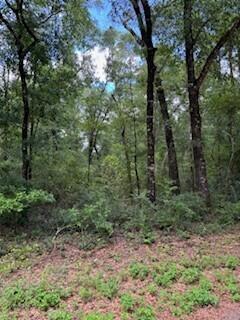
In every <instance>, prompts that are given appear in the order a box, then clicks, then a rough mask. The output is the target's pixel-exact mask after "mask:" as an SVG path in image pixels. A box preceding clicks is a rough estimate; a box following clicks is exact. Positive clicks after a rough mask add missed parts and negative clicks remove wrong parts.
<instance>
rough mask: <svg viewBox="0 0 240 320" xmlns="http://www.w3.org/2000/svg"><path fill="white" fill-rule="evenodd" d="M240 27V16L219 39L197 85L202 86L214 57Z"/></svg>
mask: <svg viewBox="0 0 240 320" xmlns="http://www.w3.org/2000/svg"><path fill="white" fill-rule="evenodd" d="M239 28H240V17H238V18H237V19H236V21H235V22H234V23H233V24H232V26H231V27H230V28H229V29H228V30H227V31H226V32H225V33H224V34H223V35H222V36H221V38H220V39H219V40H218V42H217V44H216V45H215V47H214V48H213V49H212V51H211V52H210V54H209V56H208V57H207V59H206V61H205V64H204V65H203V68H202V70H201V72H200V75H199V77H198V78H197V80H196V84H197V87H198V88H200V87H201V85H202V83H203V81H204V80H205V78H206V76H207V74H208V72H209V69H210V67H211V65H212V63H213V62H214V59H215V58H216V57H217V55H218V52H219V51H220V49H221V48H222V47H223V46H224V44H225V43H226V42H227V41H228V39H229V38H230V37H231V36H232V35H233V34H234V33H235V32H236V31H237V30H238V29H239Z"/></svg>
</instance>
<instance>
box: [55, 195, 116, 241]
mask: <svg viewBox="0 0 240 320" xmlns="http://www.w3.org/2000/svg"><path fill="white" fill-rule="evenodd" d="M110 213H111V210H110V208H109V207H108V205H107V202H106V200H105V199H104V198H103V199H100V200H96V201H95V202H94V204H85V206H84V207H83V208H82V209H78V208H71V209H67V210H60V212H59V211H58V212H57V217H56V219H57V223H58V225H59V226H61V227H65V226H67V227H78V228H79V229H80V230H81V231H88V232H89V231H91V232H97V233H101V234H105V235H108V236H111V234H112V233H113V226H112V223H111V222H110V221H109V216H110Z"/></svg>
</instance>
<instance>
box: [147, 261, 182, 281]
mask: <svg viewBox="0 0 240 320" xmlns="http://www.w3.org/2000/svg"><path fill="white" fill-rule="evenodd" d="M159 272H160V274H158V273H156V272H155V273H154V274H153V277H154V281H155V283H156V284H157V285H159V286H162V287H168V286H169V285H170V284H172V282H173V281H174V280H176V279H177V276H178V270H177V266H176V265H175V264H174V263H172V264H169V265H168V266H167V267H166V266H164V267H163V270H161V269H160V270H159Z"/></svg>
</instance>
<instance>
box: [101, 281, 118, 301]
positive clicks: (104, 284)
mask: <svg viewBox="0 0 240 320" xmlns="http://www.w3.org/2000/svg"><path fill="white" fill-rule="evenodd" d="M96 289H97V291H98V292H99V293H101V294H102V295H103V296H104V297H106V298H108V299H113V298H114V297H115V296H116V295H117V293H118V289H119V282H118V280H117V279H116V278H110V279H108V280H104V279H101V278H99V279H97V280H96Z"/></svg>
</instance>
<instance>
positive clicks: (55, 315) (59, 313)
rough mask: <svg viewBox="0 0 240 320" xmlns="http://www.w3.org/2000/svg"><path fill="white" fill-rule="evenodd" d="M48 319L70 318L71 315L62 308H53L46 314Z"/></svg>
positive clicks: (60, 319)
mask: <svg viewBox="0 0 240 320" xmlns="http://www.w3.org/2000/svg"><path fill="white" fill-rule="evenodd" d="M48 319H49V320H72V319H73V317H72V315H71V314H70V313H69V312H67V311H64V310H54V311H51V312H49V314H48Z"/></svg>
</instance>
